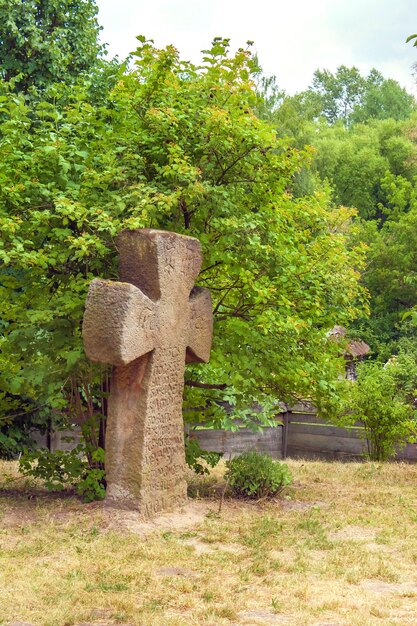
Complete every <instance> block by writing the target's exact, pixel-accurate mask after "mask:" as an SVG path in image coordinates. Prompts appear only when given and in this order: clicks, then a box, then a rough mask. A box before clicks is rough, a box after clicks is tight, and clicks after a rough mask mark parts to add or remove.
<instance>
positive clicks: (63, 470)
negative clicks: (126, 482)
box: [19, 443, 106, 502]
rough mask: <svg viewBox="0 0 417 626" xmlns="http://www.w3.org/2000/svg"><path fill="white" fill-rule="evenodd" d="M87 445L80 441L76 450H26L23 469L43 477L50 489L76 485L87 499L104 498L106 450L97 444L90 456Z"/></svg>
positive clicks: (21, 465)
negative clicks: (87, 453) (88, 455)
mask: <svg viewBox="0 0 417 626" xmlns="http://www.w3.org/2000/svg"><path fill="white" fill-rule="evenodd" d="M85 455H86V447H85V445H84V444H82V443H80V444H78V445H77V446H76V447H75V448H74V449H73V450H65V451H64V450H56V451H55V452H50V451H49V450H45V449H41V450H35V451H34V452H26V453H25V454H24V455H23V456H22V457H21V459H20V463H19V464H20V471H21V472H22V474H23V475H24V476H33V477H34V478H39V479H40V480H42V481H43V483H44V485H45V487H46V488H47V489H49V490H50V491H62V490H63V489H65V488H66V487H69V486H71V487H75V489H76V491H77V493H78V495H79V496H81V497H82V499H83V500H84V502H91V501H93V500H101V499H102V498H104V496H105V495H106V488H105V472H104V468H103V462H104V450H103V449H102V448H97V449H96V450H94V451H92V452H91V455H90V456H91V458H90V459H87V458H86V456H85Z"/></svg>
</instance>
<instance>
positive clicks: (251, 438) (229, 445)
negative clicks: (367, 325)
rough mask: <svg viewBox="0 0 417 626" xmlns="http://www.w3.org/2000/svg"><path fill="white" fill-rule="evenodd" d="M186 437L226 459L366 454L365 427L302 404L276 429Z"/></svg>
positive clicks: (410, 449)
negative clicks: (338, 422) (250, 454)
mask: <svg viewBox="0 0 417 626" xmlns="http://www.w3.org/2000/svg"><path fill="white" fill-rule="evenodd" d="M185 433H186V434H187V435H188V436H190V437H192V438H193V439H196V440H197V441H198V442H199V444H200V446H201V447H202V448H203V449H204V450H210V451H215V452H223V454H224V456H225V457H226V458H229V457H233V456H236V455H237V454H241V453H242V452H244V451H246V450H257V451H258V452H265V453H267V454H270V455H271V456H272V457H273V458H276V459H281V458H286V457H292V458H305V459H324V460H335V459H339V460H359V459H362V458H363V454H364V452H366V440H365V438H364V430H363V427H361V426H360V425H355V426H352V427H350V428H340V427H337V426H333V425H331V424H329V423H328V422H325V421H324V420H322V419H321V418H320V417H319V416H318V415H317V413H316V411H315V409H314V407H313V406H311V405H309V404H298V405H296V406H294V407H292V409H291V410H289V411H287V412H283V413H281V414H279V415H277V422H276V426H274V427H272V426H269V427H264V428H262V429H261V430H259V431H253V430H250V429H248V428H244V427H239V428H238V430H236V431H234V432H233V431H227V430H215V429H212V428H207V427H205V426H204V424H193V425H190V424H187V425H186V427H185ZM69 437H73V441H72V442H71V441H67V438H69ZM35 439H36V441H37V443H38V445H39V446H41V447H46V446H47V444H46V436H45V435H37V436H36V437H35ZM79 440H80V433H79V432H77V431H75V432H70V431H60V432H55V433H52V435H51V438H50V447H51V450H52V451H54V450H70V449H72V448H73V447H74V446H75V445H76V444H77V443H78V442H79ZM396 458H397V459H398V460H402V461H409V462H416V461H417V445H416V444H408V445H407V446H406V447H405V448H403V449H402V450H401V451H400V452H399V453H398V454H397V457H396Z"/></svg>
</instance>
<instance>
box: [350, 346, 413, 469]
mask: <svg viewBox="0 0 417 626" xmlns="http://www.w3.org/2000/svg"><path fill="white" fill-rule="evenodd" d="M412 374H413V368H412V367H411V364H410V363H409V361H408V360H407V359H404V358H403V357H401V358H400V357H398V358H392V359H391V360H390V361H388V363H387V364H385V365H383V364H381V363H376V362H367V363H363V364H361V365H360V366H359V367H358V379H357V381H356V382H348V383H346V384H345V387H346V388H345V391H344V398H343V410H344V411H345V420H346V422H348V421H349V422H351V423H354V422H356V421H359V422H361V423H362V425H363V427H364V434H365V437H366V443H367V453H366V456H367V457H368V458H369V459H370V460H371V461H386V460H387V459H389V458H390V457H392V456H394V455H395V453H396V452H397V451H398V450H400V449H401V448H403V447H404V446H405V445H406V443H407V442H409V443H414V442H415V441H416V440H417V419H416V417H417V415H416V413H417V412H416V410H415V407H414V406H413V401H414V398H415V394H416V392H415V380H413V379H412Z"/></svg>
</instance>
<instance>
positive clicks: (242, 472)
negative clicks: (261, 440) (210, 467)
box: [225, 452, 292, 498]
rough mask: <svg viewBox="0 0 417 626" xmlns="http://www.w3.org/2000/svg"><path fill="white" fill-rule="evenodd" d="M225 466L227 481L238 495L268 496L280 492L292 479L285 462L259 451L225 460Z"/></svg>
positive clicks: (250, 496)
mask: <svg viewBox="0 0 417 626" xmlns="http://www.w3.org/2000/svg"><path fill="white" fill-rule="evenodd" d="M226 467H227V471H226V474H225V478H226V480H227V483H228V485H229V486H230V488H231V489H232V492H233V493H234V494H236V495H238V496H246V497H249V498H268V497H271V496H274V495H277V494H278V493H280V492H281V491H282V490H283V489H284V487H286V486H287V485H290V484H291V481H292V478H291V474H290V471H289V469H288V466H287V465H285V463H281V462H279V461H274V460H273V459H272V458H271V457H270V456H269V455H268V454H261V453H259V452H244V453H243V454H240V455H239V456H237V457H235V458H234V459H231V460H230V461H227V462H226Z"/></svg>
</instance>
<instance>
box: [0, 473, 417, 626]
mask: <svg viewBox="0 0 417 626" xmlns="http://www.w3.org/2000/svg"><path fill="white" fill-rule="evenodd" d="M289 465H290V469H291V471H292V473H293V476H294V484H293V485H292V486H291V487H290V488H288V489H287V490H286V491H285V493H284V494H283V496H282V497H281V498H278V499H274V500H272V501H261V502H254V503H248V502H245V501H235V500H233V499H228V498H226V499H225V500H224V502H223V504H222V507H221V511H220V513H219V498H220V497H221V491H222V490H221V488H220V489H214V490H211V491H210V490H209V491H207V490H206V489H205V487H204V485H205V484H207V479H203V480H202V486H201V488H199V486H198V479H195V480H194V486H195V488H196V489H197V490H199V494H200V495H199V498H200V501H199V502H200V504H202V506H203V508H202V509H201V511H202V514H201V516H200V517H199V519H196V520H193V521H192V523H188V526H187V525H186V526H184V527H180V526H179V525H178V524H177V521H178V520H177V517H178V516H179V517H180V516H181V513H180V514H173V515H172V516H168V517H167V521H166V524H165V526H164V527H161V528H159V529H158V528H155V529H153V530H149V529H147V530H146V532H145V531H144V529H143V528H142V527H141V526H140V524H138V525H137V527H135V525H134V524H133V525H132V524H131V525H130V526H129V528H130V530H129V528H127V527H126V526H123V524H121V523H120V524H119V521H123V516H122V517H120V520H119V518H117V523H114V521H112V519H110V518H109V517H108V515H107V514H104V513H103V510H102V507H101V505H96V504H95V505H85V504H82V503H81V502H80V501H79V500H78V499H77V498H74V497H73V495H71V494H61V495H59V496H55V495H53V494H48V493H46V492H44V491H43V490H42V488H41V487H40V486H39V485H36V484H33V483H32V484H28V483H27V482H26V479H22V478H21V477H19V476H18V475H17V474H16V471H15V466H14V464H12V463H0V470H1V475H2V478H1V479H0V481H1V484H0V597H1V603H0V623H2V621H1V620H3V623H7V622H8V621H12V620H14V621H26V622H28V623H31V624H35V625H36V626H75V625H77V624H81V623H83V622H84V623H89V622H91V623H94V622H100V621H101V622H105V623H106V624H132V625H135V626H136V625H138V626H142V624H146V625H147V624H150V625H152V626H153V625H155V626H165V625H168V626H172V625H181V626H182V625H186V624H190V625H195V624H202V625H206V624H209V625H213V626H215V625H216V626H217V625H220V626H221V625H223V624H248V623H249V624H255V623H262V619H264V622H263V623H269V622H270V623H273V621H272V620H273V618H274V616H275V617H276V619H279V620H281V621H280V622H278V621H277V622H276V623H282V624H284V623H285V624H289V625H290V626H291V625H292V626H299V625H300V624H303V625H304V624H306V625H307V626H309V625H311V626H313V625H315V624H319V623H326V622H327V623H334V624H341V625H345V626H346V625H349V626H350V625H356V626H365V625H368V624H369V625H371V626H374V625H376V624H380V625H381V626H382V625H384V626H385V625H390V624H400V623H401V622H400V621H398V620H397V618H396V617H395V616H396V615H397V614H398V615H401V611H402V612H403V613H402V614H403V615H405V616H409V615H410V614H412V611H415V613H414V614H415V615H417V575H416V573H415V572H416V569H415V566H416V562H417V532H416V520H417V497H416V485H417V467H415V466H411V465H406V464H384V465H372V464H368V463H365V464H359V463H350V464H345V465H343V464H340V463H319V462H308V461H289ZM221 480H222V468H221V467H220V468H218V469H217V470H216V473H215V475H214V477H212V478H211V479H209V480H208V484H211V485H213V484H215V485H217V486H220V487H221ZM203 494H205V495H204V497H203ZM207 495H208V496H209V499H208V500H207V499H206V498H207ZM183 515H186V512H185V513H183ZM130 521H131V520H130ZM164 523H165V522H164ZM256 615H258V616H259V615H260V616H262V615H263V616H264V617H263V618H262V617H260V618H259V619H258V618H255V617H254V616H256ZM251 616H252V617H251ZM407 619H408V617H407ZM265 620H268V621H265ZM404 623H407V622H404Z"/></svg>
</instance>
